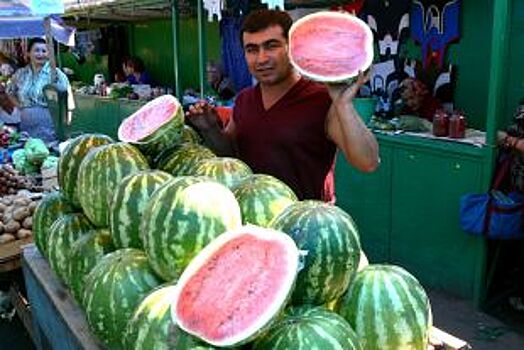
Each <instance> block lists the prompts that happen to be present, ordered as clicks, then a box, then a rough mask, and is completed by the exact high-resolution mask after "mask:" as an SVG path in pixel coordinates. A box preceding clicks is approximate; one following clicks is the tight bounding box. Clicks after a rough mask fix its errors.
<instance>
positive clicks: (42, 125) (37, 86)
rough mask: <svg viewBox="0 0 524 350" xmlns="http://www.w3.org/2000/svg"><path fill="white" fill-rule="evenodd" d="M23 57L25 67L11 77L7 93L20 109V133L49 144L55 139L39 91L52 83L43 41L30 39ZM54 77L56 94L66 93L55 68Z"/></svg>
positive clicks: (62, 77)
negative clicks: (25, 63)
mask: <svg viewBox="0 0 524 350" xmlns="http://www.w3.org/2000/svg"><path fill="white" fill-rule="evenodd" d="M27 53H28V58H29V64H28V65H27V66H25V67H24V68H20V69H19V70H17V71H16V72H15V74H14V75H13V78H12V82H11V85H10V93H11V94H12V95H13V96H14V98H15V100H16V103H17V105H18V107H19V108H20V130H21V131H25V132H27V133H28V134H29V136H31V137H36V138H40V139H42V140H44V141H46V142H51V141H54V140H55V139H56V134H55V129H54V125H53V120H52V118H51V114H50V113H49V109H48V108H47V100H46V98H45V96H44V91H43V88H44V86H46V85H48V84H51V83H53V82H52V81H51V65H50V64H49V53H48V50H47V45H46V41H45V40H44V39H41V38H35V39H31V40H30V41H29V43H28V45H27ZM56 73H57V74H56V78H57V80H56V81H55V82H54V83H55V86H56V87H57V89H58V90H61V91H67V90H68V88H69V80H68V79H67V76H66V75H65V74H64V73H63V72H62V71H61V70H60V69H58V68H57V69H56Z"/></svg>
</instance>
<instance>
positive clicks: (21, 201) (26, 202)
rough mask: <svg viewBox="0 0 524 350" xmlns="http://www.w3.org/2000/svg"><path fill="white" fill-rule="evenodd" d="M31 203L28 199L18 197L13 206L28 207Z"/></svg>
mask: <svg viewBox="0 0 524 350" xmlns="http://www.w3.org/2000/svg"><path fill="white" fill-rule="evenodd" d="M31 202H32V201H31V200H30V199H29V198H27V197H18V198H16V199H15V200H14V201H13V205H15V206H17V207H27V206H28V205H29V204H31Z"/></svg>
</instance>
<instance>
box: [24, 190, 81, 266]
mask: <svg viewBox="0 0 524 350" xmlns="http://www.w3.org/2000/svg"><path fill="white" fill-rule="evenodd" d="M74 211H75V208H74V207H73V206H72V205H71V204H70V203H69V202H68V201H67V200H66V199H65V197H64V195H63V194H62V193H61V192H52V193H49V194H47V195H45V196H44V198H42V200H41V201H40V202H39V203H38V205H37V207H36V209H35V212H34V214H33V237H34V240H35V243H36V246H37V247H38V250H40V252H41V253H42V255H43V256H45V257H46V258H47V257H48V254H47V247H48V238H49V233H50V228H51V225H53V223H54V222H55V221H56V220H57V219H58V218H59V217H60V216H62V215H64V214H68V213H72V212H74Z"/></svg>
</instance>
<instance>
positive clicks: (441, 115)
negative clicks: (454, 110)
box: [433, 109, 449, 137]
mask: <svg viewBox="0 0 524 350" xmlns="http://www.w3.org/2000/svg"><path fill="white" fill-rule="evenodd" d="M448 133H449V117H448V114H447V113H446V111H445V110H443V109H439V110H437V111H436V112H435V115H434V116H433V135H435V136H438V137H443V136H448Z"/></svg>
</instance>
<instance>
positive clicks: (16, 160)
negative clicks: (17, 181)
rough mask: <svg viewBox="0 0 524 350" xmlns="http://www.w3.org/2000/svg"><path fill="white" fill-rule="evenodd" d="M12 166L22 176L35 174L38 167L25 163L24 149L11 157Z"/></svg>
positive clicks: (25, 154)
mask: <svg viewBox="0 0 524 350" xmlns="http://www.w3.org/2000/svg"><path fill="white" fill-rule="evenodd" d="M12 159H13V165H14V166H15V169H16V170H18V171H19V172H20V173H22V174H36V173H38V167H36V166H35V165H34V164H31V163H30V162H28V161H27V152H26V151H25V149H17V150H16V151H14V152H13V155H12Z"/></svg>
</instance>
